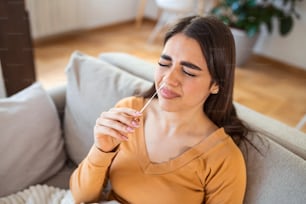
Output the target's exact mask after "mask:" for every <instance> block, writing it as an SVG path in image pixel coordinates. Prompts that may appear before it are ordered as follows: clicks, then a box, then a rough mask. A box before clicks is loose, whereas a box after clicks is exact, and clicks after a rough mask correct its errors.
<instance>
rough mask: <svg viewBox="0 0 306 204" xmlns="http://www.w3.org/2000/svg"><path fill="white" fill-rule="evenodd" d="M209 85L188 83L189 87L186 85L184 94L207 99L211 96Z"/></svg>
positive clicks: (206, 83) (205, 83) (201, 82)
mask: <svg viewBox="0 0 306 204" xmlns="http://www.w3.org/2000/svg"><path fill="white" fill-rule="evenodd" d="M209 84H210V83H209V82H203V81H198V82H194V81H193V82H192V83H188V85H187V84H186V86H185V88H184V92H185V94H188V95H193V96H194V97H195V98H203V97H205V98H206V97H207V95H209V94H210V91H209Z"/></svg>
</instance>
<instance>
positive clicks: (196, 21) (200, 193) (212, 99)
mask: <svg viewBox="0 0 306 204" xmlns="http://www.w3.org/2000/svg"><path fill="white" fill-rule="evenodd" d="M234 68H235V45H234V40H233V37H232V34H231V32H230V30H229V29H228V28H227V27H226V26H225V25H224V24H223V23H222V22H220V21H218V20H217V19H215V18H214V17H199V16H193V17H187V18H183V19H181V20H180V21H179V22H178V23H177V24H176V25H174V27H173V28H171V29H170V30H169V32H168V33H167V34H166V36H165V40H164V49H163V51H162V54H161V56H160V59H159V61H158V67H157V69H156V72H155V86H154V87H153V89H152V90H151V91H150V93H149V94H148V95H147V96H145V97H129V98H127V99H123V100H122V101H120V102H119V103H118V104H117V105H116V107H115V108H113V109H111V110H109V111H107V112H103V113H102V114H101V116H100V117H99V118H98V119H97V121H96V125H95V127H94V137H95V143H94V145H93V146H92V148H91V150H90V152H89V154H88V156H87V157H86V158H85V159H84V160H83V162H82V163H81V164H80V165H79V167H78V168H77V169H76V170H75V172H74V173H73V174H72V176H71V181H70V187H71V191H72V194H73V196H74V198H75V201H76V202H77V203H79V202H94V201H99V200H101V199H102V190H103V187H104V186H105V184H106V182H107V180H108V179H109V180H110V183H111V186H112V189H111V190H110V192H109V194H108V195H106V199H107V200H112V199H113V200H117V201H118V202H120V203H146V204H147V203H167V204H171V203H175V204H177V203H206V204H211V203H222V204H224V203H235V204H237V203H242V202H243V197H244V193H245V188H246V169H245V163H244V159H243V155H242V153H241V151H240V150H239V148H238V145H239V143H240V142H241V141H242V140H243V139H244V138H245V135H246V134H247V132H248V130H247V128H246V127H245V126H244V125H243V124H242V123H241V121H240V120H239V119H238V118H237V116H236V111H235V108H234V106H233V83H234ZM155 90H158V94H157V95H158V97H156V98H154V99H153V100H152V102H151V103H150V104H149V105H148V106H147V107H146V109H145V110H144V112H142V113H140V112H139V110H141V109H142V107H143V106H144V105H145V104H146V102H147V101H148V98H149V97H151V96H152V95H153V94H154V93H155Z"/></svg>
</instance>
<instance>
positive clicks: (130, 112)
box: [110, 107, 142, 117]
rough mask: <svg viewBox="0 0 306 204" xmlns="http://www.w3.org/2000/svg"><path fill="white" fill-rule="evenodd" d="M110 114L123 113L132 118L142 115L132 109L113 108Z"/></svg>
mask: <svg viewBox="0 0 306 204" xmlns="http://www.w3.org/2000/svg"><path fill="white" fill-rule="evenodd" d="M110 112H116V113H123V114H126V115H128V116H132V117H140V116H141V115H142V113H140V112H139V111H137V110H135V109H132V108H125V107H122V108H112V109H110Z"/></svg>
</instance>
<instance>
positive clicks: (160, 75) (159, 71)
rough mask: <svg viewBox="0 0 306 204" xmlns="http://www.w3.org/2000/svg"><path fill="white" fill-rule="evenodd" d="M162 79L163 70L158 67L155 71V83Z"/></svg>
mask: <svg viewBox="0 0 306 204" xmlns="http://www.w3.org/2000/svg"><path fill="white" fill-rule="evenodd" d="M161 80H162V72H161V70H160V69H159V68H158V67H157V68H156V69H155V72H154V81H155V83H158V82H160V81H161Z"/></svg>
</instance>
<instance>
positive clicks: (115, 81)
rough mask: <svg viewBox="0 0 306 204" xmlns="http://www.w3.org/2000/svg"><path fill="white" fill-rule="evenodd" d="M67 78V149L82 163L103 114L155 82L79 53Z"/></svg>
mask: <svg viewBox="0 0 306 204" xmlns="http://www.w3.org/2000/svg"><path fill="white" fill-rule="evenodd" d="M135 69H138V67H135ZM66 75H67V80H68V84H67V92H66V109H65V121H64V129H65V139H66V147H67V150H68V154H69V156H70V158H71V159H72V160H73V161H74V162H76V163H80V162H81V161H82V160H83V159H84V158H85V156H86V155H87V153H88V152H89V149H90V147H91V146H92V145H93V139H94V138H93V127H94V125H95V121H96V119H97V118H98V117H99V115H100V114H101V113H102V111H105V110H109V109H110V108H112V107H113V106H114V105H115V104H116V103H117V102H118V101H119V100H120V99H122V98H124V97H128V96H132V95H137V94H141V93H144V92H145V91H147V90H148V89H149V88H150V87H151V86H152V82H149V81H147V80H145V79H142V78H140V77H137V76H135V75H132V74H130V73H128V72H126V71H123V70H121V69H119V68H118V67H115V66H114V65H111V64H109V63H107V62H105V61H103V60H99V59H97V58H94V57H91V56H88V55H85V54H82V53H80V52H75V53H73V54H72V56H71V59H70V62H69V64H68V66H67V69H66Z"/></svg>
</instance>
